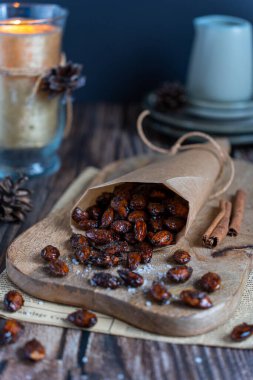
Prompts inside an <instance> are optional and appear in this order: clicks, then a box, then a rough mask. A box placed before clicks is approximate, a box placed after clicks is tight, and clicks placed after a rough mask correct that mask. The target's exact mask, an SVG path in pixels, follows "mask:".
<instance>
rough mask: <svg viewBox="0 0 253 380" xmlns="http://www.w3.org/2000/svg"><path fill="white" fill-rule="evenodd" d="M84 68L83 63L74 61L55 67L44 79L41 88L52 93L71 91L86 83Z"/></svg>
mask: <svg viewBox="0 0 253 380" xmlns="http://www.w3.org/2000/svg"><path fill="white" fill-rule="evenodd" d="M82 69H83V67H82V65H79V64H77V63H72V62H68V63H67V64H66V65H65V66H58V67H54V68H53V69H51V71H50V73H49V74H48V75H46V76H45V77H44V78H43V79H42V81H41V85H40V89H41V90H42V91H47V92H49V94H50V95H59V94H64V93H67V92H70V93H71V92H73V91H74V90H77V89H78V88H80V87H82V86H84V84H85V77H83V76H82V75H81V74H82Z"/></svg>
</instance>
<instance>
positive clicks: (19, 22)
mask: <svg viewBox="0 0 253 380" xmlns="http://www.w3.org/2000/svg"><path fill="white" fill-rule="evenodd" d="M21 23H22V21H21V20H13V21H12V24H15V25H20V24H21Z"/></svg>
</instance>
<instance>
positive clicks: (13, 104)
mask: <svg viewBox="0 0 253 380" xmlns="http://www.w3.org/2000/svg"><path fill="white" fill-rule="evenodd" d="M61 40H62V29H61V28H60V27H57V26H53V25H49V24H46V23H45V24H43V23H41V21H38V20H22V19H9V20H6V21H5V22H4V24H3V25H0V74H1V75H0V145H1V147H4V148H6V149H13V148H21V149H22V148H40V147H43V146H46V145H47V144H48V143H50V140H51V139H52V138H53V137H54V135H55V133H56V130H57V128H58V116H59V98H53V99H49V98H48V95H47V94H44V93H41V92H37V93H36V95H35V96H34V97H32V96H31V95H32V93H33V89H34V86H35V84H36V80H37V79H38V76H39V75H40V74H42V73H43V72H45V71H46V70H47V69H50V68H52V67H55V66H58V65H59V62H60V55H61ZM13 73H14V74H15V75H13Z"/></svg>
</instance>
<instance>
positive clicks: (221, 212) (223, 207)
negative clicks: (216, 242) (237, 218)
mask: <svg viewBox="0 0 253 380" xmlns="http://www.w3.org/2000/svg"><path fill="white" fill-rule="evenodd" d="M225 211H226V201H225V200H224V199H222V200H221V201H220V204H219V212H218V214H217V215H216V217H215V218H214V220H213V221H212V223H211V224H210V226H209V227H208V229H207V230H206V232H205V233H204V235H203V244H204V245H205V244H206V242H207V240H208V239H209V238H210V236H211V234H212V232H213V230H214V229H215V227H216V226H217V224H218V223H219V222H220V221H221V219H222V218H223V216H224V215H225Z"/></svg>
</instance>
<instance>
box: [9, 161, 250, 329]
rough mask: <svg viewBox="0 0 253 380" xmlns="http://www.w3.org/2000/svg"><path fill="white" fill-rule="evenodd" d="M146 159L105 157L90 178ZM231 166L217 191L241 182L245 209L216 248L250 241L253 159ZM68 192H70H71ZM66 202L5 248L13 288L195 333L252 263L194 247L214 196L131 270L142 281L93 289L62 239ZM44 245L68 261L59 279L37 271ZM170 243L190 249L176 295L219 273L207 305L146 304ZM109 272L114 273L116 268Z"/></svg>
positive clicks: (224, 315) (238, 291)
mask: <svg viewBox="0 0 253 380" xmlns="http://www.w3.org/2000/svg"><path fill="white" fill-rule="evenodd" d="M150 160H151V158H150V157H147V156H142V157H136V158H131V159H128V160H125V161H120V162H116V163H113V164H111V165H109V166H108V167H106V168H105V169H104V170H102V171H100V172H99V173H98V174H97V175H96V176H95V178H94V180H93V183H92V185H95V184H98V183H102V182H104V181H107V180H111V179H113V178H116V177H118V176H121V175H123V174H125V173H127V172H129V171H131V170H133V169H136V168H137V167H140V166H142V165H146V164H147V163H148V162H150ZM235 165H236V179H235V180H234V183H233V185H232V187H231V189H230V190H229V192H228V193H227V194H225V195H224V197H230V196H231V194H234V193H235V191H236V189H237V188H238V187H243V188H244V189H245V190H246V191H247V194H248V198H247V209H246V215H245V218H244V221H243V226H242V232H241V234H240V236H239V237H237V238H231V237H227V238H226V239H225V242H224V243H223V245H222V247H223V246H228V245H229V246H230V245H233V246H238V245H242V244H253V212H252V211H253V186H252V179H253V165H251V164H250V163H247V162H243V161H236V162H235ZM83 190H85V189H83ZM74 193H75V194H73V198H74V197H76V194H77V193H76V192H74ZM72 204H73V199H72V203H71V204H69V205H68V206H66V207H64V208H61V209H60V210H59V209H58V210H56V211H55V212H53V213H51V214H50V215H49V216H48V217H47V218H46V219H44V220H42V221H41V222H39V223H38V224H36V225H34V226H33V227H32V228H30V229H29V230H27V231H26V232H25V233H23V234H22V235H20V236H19V237H18V238H17V239H16V240H15V241H14V242H13V243H12V245H11V246H10V247H9V249H8V252H7V273H8V275H9V277H10V279H11V280H12V281H13V282H14V283H15V284H16V285H17V286H18V287H19V288H21V289H22V290H24V291H25V292H27V293H28V294H30V295H32V296H36V297H38V298H41V299H44V300H47V301H52V302H57V303H63V304H68V305H74V306H82V307H86V308H90V309H92V310H95V311H98V312H101V313H104V314H108V315H111V316H113V317H116V318H118V319H121V320H123V321H125V322H128V323H129V324H132V325H134V326H136V327H139V328H141V329H144V330H147V331H150V332H153V333H157V334H162V335H171V336H192V335H197V334H202V333H205V332H207V331H209V330H211V329H214V328H215V327H217V326H219V325H221V324H222V323H224V322H225V321H226V320H227V319H228V318H230V316H231V315H232V314H233V312H234V311H235V309H236V307H237V306H238V304H239V301H240V298H241V295H242V292H243V288H244V286H245V283H246V280H247V278H248V274H249V271H250V269H251V267H252V255H251V253H252V251H251V252H250V251H249V250H248V251H246V250H245V251H243V250H239V251H229V252H228V253H227V254H226V255H225V256H223V257H217V258H213V257H212V256H211V251H210V250H208V249H205V248H203V247H201V236H202V234H203V232H204V231H205V229H206V228H207V226H208V224H209V223H210V221H211V218H213V216H214V215H215V213H216V212H217V209H216V207H217V205H218V200H213V201H210V202H208V203H207V204H206V206H205V207H204V208H203V209H202V210H201V212H200V213H199V216H198V218H197V220H196V221H195V223H194V225H193V226H192V228H191V229H190V232H189V234H188V236H187V237H186V238H185V237H182V238H181V239H180V240H179V241H178V243H177V245H176V246H171V247H169V248H163V249H161V250H159V251H157V252H155V254H154V257H153V260H152V263H151V264H150V265H147V266H140V269H139V272H140V273H141V274H142V275H143V276H144V278H145V283H144V286H143V287H141V288H139V289H137V290H132V289H127V288H120V289H117V290H109V289H108V290H107V289H101V288H94V287H92V286H91V285H90V284H89V279H90V278H91V277H92V275H93V273H94V271H95V270H94V269H87V268H85V267H83V266H81V265H74V264H73V263H72V261H71V250H70V246H69V243H68V239H69V237H70V234H71V229H70V226H69V211H70V209H71V206H72ZM48 244H52V245H55V246H57V247H58V248H59V249H60V251H61V254H62V256H64V258H65V259H66V261H67V262H68V263H69V264H70V269H71V270H70V273H69V275H68V276H67V277H66V278H53V277H49V276H48V275H47V274H46V273H45V270H44V263H43V262H42V259H41V258H40V251H41V249H42V248H43V247H44V246H46V245H48ZM178 248H184V249H186V250H189V251H190V253H191V255H192V261H191V264H190V265H191V266H192V267H193V276H192V278H191V279H190V280H189V281H188V282H187V283H185V284H182V285H174V286H171V287H170V291H171V293H173V294H175V295H178V294H179V293H180V292H181V290H182V289H187V288H192V287H193V286H194V283H195V282H196V280H198V279H199V278H200V277H201V276H202V275H203V274H204V273H206V272H208V271H213V272H217V273H218V274H219V275H220V276H221V278H222V286H221V289H220V290H219V291H217V292H216V293H214V294H212V295H211V299H212V301H213V304H214V307H212V308H211V309H208V310H197V309H191V308H189V307H185V306H182V305H180V304H179V303H172V304H170V305H163V306H160V305H157V304H154V303H152V304H151V305H150V302H149V299H148V297H147V294H146V292H145V289H148V288H149V286H150V285H151V283H152V281H153V280H155V279H157V278H158V277H159V278H161V277H162V276H164V275H165V274H166V272H167V270H168V269H169V267H170V265H173V263H172V262H171V255H172V253H173V252H174V251H175V250H176V249H178ZM108 271H111V270H108ZM112 272H116V269H114V270H112Z"/></svg>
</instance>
